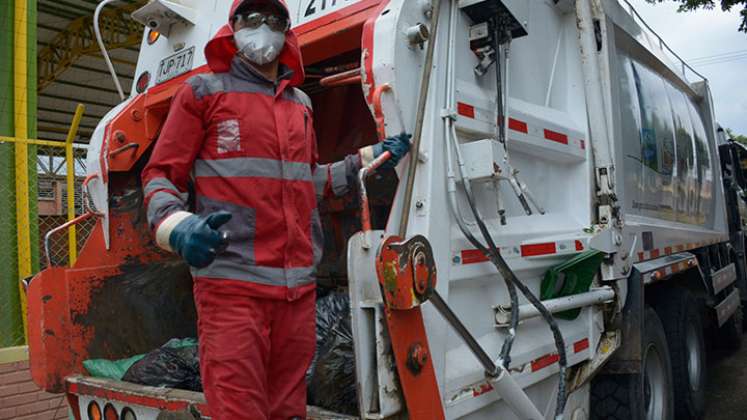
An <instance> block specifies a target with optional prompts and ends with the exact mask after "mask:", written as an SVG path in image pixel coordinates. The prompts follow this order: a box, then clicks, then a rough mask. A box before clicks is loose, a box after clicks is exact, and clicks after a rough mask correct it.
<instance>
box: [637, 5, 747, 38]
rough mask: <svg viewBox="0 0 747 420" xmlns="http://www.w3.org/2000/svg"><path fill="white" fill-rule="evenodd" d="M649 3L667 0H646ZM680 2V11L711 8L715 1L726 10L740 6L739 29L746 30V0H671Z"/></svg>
mask: <svg viewBox="0 0 747 420" xmlns="http://www.w3.org/2000/svg"><path fill="white" fill-rule="evenodd" d="M646 1H647V2H649V3H662V2H664V1H667V0H646ZM671 1H674V2H677V3H679V4H680V9H679V11H680V12H690V11H693V10H697V9H701V8H702V9H713V8H714V7H716V3H717V2H719V3H720V4H721V10H723V11H725V12H728V11H730V10H731V8H732V7H737V8H740V7H741V8H742V10H740V11H739V14H740V16H742V23H741V24H740V25H739V30H740V31H742V32H747V0H720V1H719V0H671Z"/></svg>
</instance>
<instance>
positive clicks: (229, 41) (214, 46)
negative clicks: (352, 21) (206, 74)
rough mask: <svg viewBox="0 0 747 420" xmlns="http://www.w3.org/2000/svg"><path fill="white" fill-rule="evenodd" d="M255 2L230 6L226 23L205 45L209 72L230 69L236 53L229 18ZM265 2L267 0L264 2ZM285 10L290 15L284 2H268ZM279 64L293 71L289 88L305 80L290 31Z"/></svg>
mask: <svg viewBox="0 0 747 420" xmlns="http://www.w3.org/2000/svg"><path fill="white" fill-rule="evenodd" d="M254 1H257V0H234V2H233V4H232V5H231V12H230V13H229V15H228V23H227V24H226V25H223V26H222V27H221V28H220V29H219V30H218V32H217V33H216V34H215V36H214V37H213V39H211V40H210V41H209V42H208V43H207V45H205V58H206V59H207V62H208V66H209V67H210V70H212V71H213V72H214V73H225V72H227V71H229V70H230V69H231V61H232V60H233V57H234V56H235V55H236V53H237V52H238V49H237V48H236V43H235V42H234V40H233V34H234V32H233V25H232V23H231V18H232V17H233V15H234V14H235V13H236V10H237V9H238V8H239V7H242V6H244V5H246V4H249V3H252V2H254ZM265 1H267V0H265ZM269 1H272V2H274V3H276V4H277V5H279V6H281V7H282V8H283V9H285V11H286V13H287V14H288V15H290V12H289V11H288V6H287V5H286V4H285V0H269ZM278 59H279V61H280V64H284V65H285V66H287V67H288V68H289V69H291V70H293V77H292V78H291V80H290V85H291V86H299V85H301V83H303V80H304V78H305V74H304V69H303V59H302V58H301V48H300V47H299V46H298V38H297V37H296V34H295V32H293V30H292V29H290V30H288V32H286V34H285V45H284V46H283V51H282V52H281V53H280V57H278Z"/></svg>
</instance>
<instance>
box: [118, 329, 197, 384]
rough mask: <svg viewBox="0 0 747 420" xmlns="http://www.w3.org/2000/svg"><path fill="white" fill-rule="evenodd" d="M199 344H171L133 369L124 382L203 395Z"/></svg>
mask: <svg viewBox="0 0 747 420" xmlns="http://www.w3.org/2000/svg"><path fill="white" fill-rule="evenodd" d="M197 351H198V349H197V343H196V341H195V340H171V341H169V342H168V343H166V344H165V345H164V346H163V347H160V348H158V349H156V350H153V351H151V352H150V353H148V354H146V355H145V357H143V358H142V359H141V360H140V361H138V362H137V363H135V364H134V365H132V366H131V367H130V368H129V369H128V370H127V372H126V373H125V375H124V377H123V378H122V380H124V381H127V382H132V383H136V384H140V385H147V386H155V387H166V388H176V389H184V390H188V391H196V392H202V382H201V380H200V359H199V355H198V352H197Z"/></svg>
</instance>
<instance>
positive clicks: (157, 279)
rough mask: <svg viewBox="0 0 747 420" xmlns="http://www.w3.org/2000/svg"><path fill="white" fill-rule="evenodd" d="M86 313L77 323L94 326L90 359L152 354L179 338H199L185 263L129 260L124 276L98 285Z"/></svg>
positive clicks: (189, 279) (102, 281) (81, 314)
mask: <svg viewBox="0 0 747 420" xmlns="http://www.w3.org/2000/svg"><path fill="white" fill-rule="evenodd" d="M97 283H99V284H98V286H97V287H95V288H94V289H93V290H92V291H91V296H90V304H89V305H87V306H86V312H82V313H77V314H74V315H73V321H74V323H75V324H78V325H81V326H90V327H91V329H92V330H93V336H92V339H91V340H90V341H89V343H88V346H87V350H88V357H89V358H91V359H98V358H105V359H118V358H125V357H130V356H132V355H135V354H143V353H147V352H149V351H151V350H153V349H154V348H157V347H160V346H162V345H163V344H164V343H166V342H167V341H168V340H170V339H172V338H174V337H197V327H196V326H197V312H196V309H195V305H194V299H193V296H192V278H191V276H190V274H189V268H188V267H187V266H186V264H184V263H182V262H180V261H177V260H174V261H165V262H163V261H159V262H154V263H140V262H137V261H128V263H127V264H125V265H123V266H122V267H121V274H118V275H116V276H111V277H106V278H103V279H98V280H97Z"/></svg>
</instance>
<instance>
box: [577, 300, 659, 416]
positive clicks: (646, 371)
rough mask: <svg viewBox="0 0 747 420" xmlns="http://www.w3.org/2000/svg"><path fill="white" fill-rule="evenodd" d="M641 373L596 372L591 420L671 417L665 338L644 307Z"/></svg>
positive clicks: (650, 312)
mask: <svg viewBox="0 0 747 420" xmlns="http://www.w3.org/2000/svg"><path fill="white" fill-rule="evenodd" d="M641 339H642V342H641V346H642V357H643V361H642V363H641V372H640V373H637V374H630V375H600V376H598V377H597V378H595V379H594V381H593V382H592V385H591V418H592V419H595V420H644V419H645V420H674V393H673V389H672V365H671V361H670V359H669V348H668V346H667V337H666V333H665V332H664V327H663V326H662V324H661V320H660V319H659V317H658V316H657V315H656V312H655V311H654V310H653V309H652V308H650V307H646V309H645V313H644V331H643V336H642V337H641Z"/></svg>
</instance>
